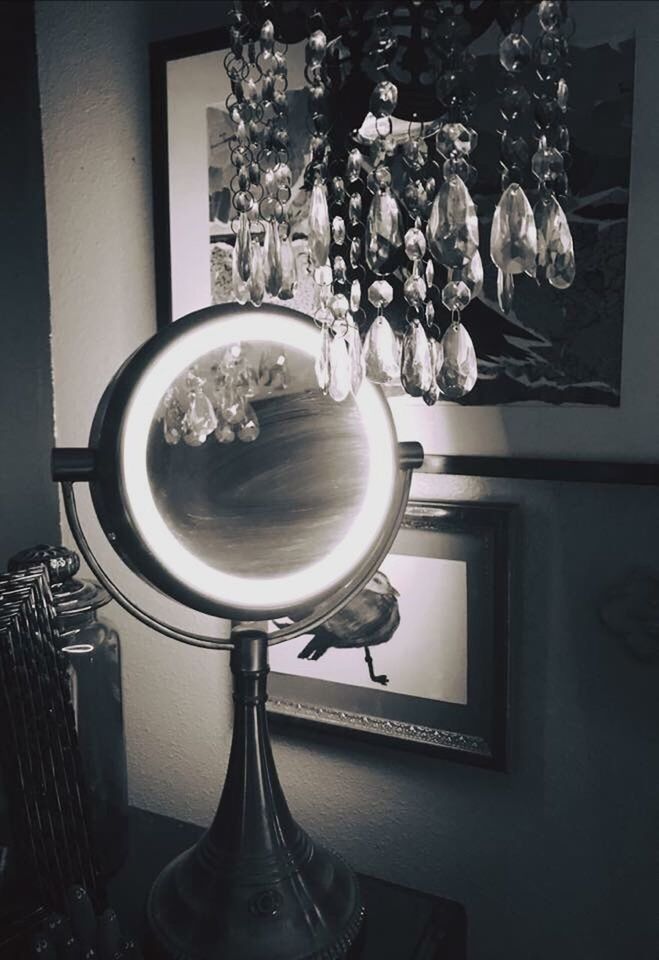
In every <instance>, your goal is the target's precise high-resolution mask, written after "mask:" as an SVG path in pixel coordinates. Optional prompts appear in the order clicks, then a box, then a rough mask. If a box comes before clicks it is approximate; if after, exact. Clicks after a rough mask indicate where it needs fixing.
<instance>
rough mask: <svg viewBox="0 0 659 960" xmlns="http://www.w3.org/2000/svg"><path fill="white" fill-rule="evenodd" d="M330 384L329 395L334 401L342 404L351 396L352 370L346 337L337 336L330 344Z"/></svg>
mask: <svg viewBox="0 0 659 960" xmlns="http://www.w3.org/2000/svg"><path fill="white" fill-rule="evenodd" d="M329 361H330V382H329V395H330V397H331V398H332V400H336V401H337V403H341V401H342V400H345V399H346V397H348V396H349V395H350V390H351V381H352V369H351V365H350V355H349V353H348V344H347V343H346V340H345V337H341V336H337V337H334V338H333V339H332V342H331V344H330V355H329Z"/></svg>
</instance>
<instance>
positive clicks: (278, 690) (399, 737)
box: [268, 500, 517, 771]
mask: <svg viewBox="0 0 659 960" xmlns="http://www.w3.org/2000/svg"><path fill="white" fill-rule="evenodd" d="M516 511H517V508H516V506H515V505H514V504H510V503H483V502H473V503H472V502H455V501H443V500H442V501H428V500H411V501H410V502H409V504H408V509H407V511H406V514H405V518H404V520H403V523H402V525H401V531H400V533H399V536H398V538H397V540H396V542H395V543H394V546H393V548H392V550H391V553H392V554H396V553H397V552H398V551H397V545H399V544H400V541H401V538H405V537H406V538H407V545H406V546H405V549H404V551H403V552H404V553H405V554H407V555H411V556H414V553H413V552H412V553H410V544H411V543H412V544H413V542H414V541H413V540H412V541H410V537H409V534H410V533H412V535H413V534H414V532H415V531H416V532H421V533H428V532H429V533H431V534H433V537H434V538H435V540H436V542H435V544H434V547H433V551H432V555H433V557H436V558H438V559H442V558H446V559H449V558H450V559H464V560H465V562H466V564H467V569H466V576H467V611H468V617H467V671H466V672H467V690H468V695H467V698H466V699H467V702H466V704H460V703H449V702H444V701H441V700H428V699H427V698H426V697H423V698H417V697H412V696H405V695H401V694H399V693H391V692H389V691H387V689H386V687H385V688H383V687H377V685H371V687H369V688H366V686H364V687H361V686H359V687H358V686H353V685H348V684H343V683H335V682H331V681H327V680H324V679H322V666H321V664H322V659H321V660H320V661H318V665H319V678H318V679H310V678H308V677H300V676H294V675H291V674H283V673H279V672H277V667H276V655H275V657H273V659H274V660H275V664H273V666H272V670H271V674H270V678H269V703H268V713H269V717H270V722H271V725H272V727H273V729H275V730H289V731H290V730H291V729H292V730H295V729H297V730H298V731H299V730H300V729H301V728H307V729H308V730H313V731H315V732H318V733H320V734H332V735H337V734H339V735H345V736H346V737H349V738H357V739H361V740H367V741H371V742H374V743H378V744H384V745H386V746H388V747H394V748H404V749H409V750H413V751H418V752H422V753H426V754H431V755H435V756H439V757H444V758H448V759H451V760H457V761H460V762H463V763H468V764H473V765H476V766H480V767H488V768H491V769H494V770H502V771H503V770H507V769H508V732H509V731H508V727H509V653H510V647H511V633H512V627H511V624H512V602H511V590H512V579H513V576H512V568H513V550H512V541H513V536H514V529H515V526H516V520H515V516H516ZM398 549H400V547H398ZM424 549H425V548H424ZM426 587H427V588H428V589H432V584H427V585H426ZM438 626H439V625H437V624H434V625H433V624H431V625H430V631H431V632H430V635H429V637H428V644H429V645H430V646H429V650H431V649H432V646H431V645H432V644H435V643H436V642H437V628H438ZM293 642H294V641H291V643H293ZM297 643H298V645H300V643H301V641H300V640H298V641H297ZM286 646H288V644H287V645H286ZM376 651H377V648H374V650H373V656H374V658H377V653H376Z"/></svg>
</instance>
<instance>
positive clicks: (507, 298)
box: [497, 270, 515, 314]
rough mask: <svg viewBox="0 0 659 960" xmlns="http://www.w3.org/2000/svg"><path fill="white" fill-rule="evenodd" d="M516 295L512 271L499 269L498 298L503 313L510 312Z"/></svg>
mask: <svg viewBox="0 0 659 960" xmlns="http://www.w3.org/2000/svg"><path fill="white" fill-rule="evenodd" d="M514 296H515V278H514V277H513V275H512V273H504V272H503V270H497V300H498V301H499V307H500V308H501V311H502V313H506V314H507V313H510V311H511V310H512V308H513V298H514Z"/></svg>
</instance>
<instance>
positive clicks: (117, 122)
mask: <svg viewBox="0 0 659 960" xmlns="http://www.w3.org/2000/svg"><path fill="white" fill-rule="evenodd" d="M623 9H624V12H622V11H623ZM217 12H218V9H217V7H216V5H215V4H212V3H207V4H204V3H202V4H199V3H188V4H179V3H154V2H152V3H145V4H140V3H133V2H123V3H122V2H92V3H84V4H81V3H75V2H61V3H59V2H39V3H37V33H38V51H39V69H40V81H41V98H42V111H43V128H44V156H45V177H46V199H47V213H48V224H49V261H50V274H51V288H50V292H51V300H52V324H53V353H54V374H55V406H56V422H57V433H58V439H59V441H60V442H61V443H65V444H78V443H84V442H85V440H86V435H87V431H88V427H89V423H90V422H91V417H92V414H93V411H94V409H95V406H96V403H97V402H98V399H99V397H100V394H101V392H102V389H103V386H104V385H105V383H106V382H107V380H108V378H109V377H110V376H111V374H112V373H113V372H114V370H115V369H116V367H117V366H118V365H119V364H120V363H121V361H122V360H123V359H124V358H125V356H126V355H127V354H128V352H129V351H130V350H131V349H133V348H134V347H135V346H136V345H138V344H139V343H140V342H141V341H142V340H143V339H144V338H145V337H146V336H148V335H149V333H150V332H151V331H152V330H153V329H155V320H154V316H155V309H154V275H153V249H152V235H151V209H150V205H151V197H150V157H149V136H148V124H149V88H148V60H147V43H148V41H149V40H150V39H152V38H153V37H156V36H157V37H162V36H167V35H168V34H171V35H174V34H176V33H178V32H182V31H183V30H186V31H189V32H193V31H195V30H197V29H201V28H203V27H204V26H210V25H212V24H213V21H214V19H215V17H216V16H217ZM658 14H659V4H654V3H627V4H625V5H618V4H612V3H606V2H605V3H597V2H595V3H586V2H584V0H581V2H580V3H579V5H578V11H577V16H578V20H579V23H580V25H581V26H582V27H583V24H584V23H590V24H591V25H596V26H597V27H598V29H601V30H602V32H603V34H604V35H608V34H607V27H606V24H607V23H608V24H609V25H610V26H611V29H613V30H614V31H615V30H617V31H618V32H620V33H624V32H625V31H626V30H628V29H629V27H630V26H631V25H633V24H636V25H637V26H638V29H639V50H638V57H639V63H638V70H637V101H636V107H637V111H636V119H637V128H636V131H635V137H634V161H633V185H634V193H633V199H632V209H631V220H630V257H629V263H628V291H627V306H626V319H625V331H626V332H625V337H626V339H625V351H626V353H628V351H629V350H630V349H631V350H633V348H634V345H635V344H637V342H638V339H639V337H640V338H643V337H646V338H651V336H655V335H656V334H655V331H656V330H657V324H656V321H655V314H656V309H655V303H654V300H655V295H654V288H653V286H652V283H651V280H650V278H651V276H652V275H653V269H654V262H655V257H656V252H655V251H656V249H657V244H656V242H655V241H656V239H657V237H658V236H659V188H658V187H657V184H656V157H657V155H659V121H658V120H657V116H656V109H655V105H656V98H657V92H658V91H659V81H657V77H656V70H655V64H656V55H657V50H658V47H657V41H658V39H659V16H658ZM645 342H646V343H649V342H651V340H647V339H646V341H645ZM81 357H82V358H83V359H84V361H85V362H83V363H81V362H80V358H81ZM638 367H639V368H640V364H639V365H638ZM636 369H637V365H632V371H631V372H632V375H633V374H635V373H636ZM649 369H650V370H651V368H649ZM645 370H646V373H645V377H644V379H643V381H642V385H641V387H639V386H638V384H637V383H634V384H632V385H631V386H632V387H633V391H634V393H633V395H634V397H635V401H636V404H637V408H638V417H639V418H641V420H642V422H643V424H645V425H646V428H647V430H646V433H645V435H646V436H648V437H650V438H654V437H656V424H657V416H656V411H657V405H656V400H657V396H656V393H657V383H656V377H653V376H652V375H651V372H650V373H648V372H647V371H648V367H647V366H646V367H645ZM625 386H626V385H625V384H623V390H625ZM608 415H610V416H611V418H612V419H611V423H612V424H613V425H614V426H615V423H616V412H615V411H611V412H608ZM525 416H526V415H525V414H524V413H523V412H521V411H520V412H519V413H518V414H515V412H514V411H513V412H512V413H511V414H510V415H509V419H512V420H515V422H516V426H517V428H518V430H519V429H520V424H521V423H523V422H524V417H525ZM429 418H434V419H432V420H431V419H429ZM569 418H570V412H569V411H567V412H566V413H565V419H566V420H569ZM440 421H441V416H440V414H439V412H438V410H437V409H434V410H427V411H424V423H423V427H424V437H425V438H427V440H429V446H428V451H429V452H440V450H442V443H441V441H440V440H438V439H436V440H435V441H433V437H435V438H437V437H438V436H439V434H438V433H436V432H433V431H434V430H435V425H439V424H440ZM529 422H530V421H529ZM465 428H467V429H468V424H466V426H465ZM639 435H643V431H642V429H641V430H640V433H639ZM534 439H535V438H534V437H533V436H529V443H532V442H533V441H534ZM483 440H484V442H486V440H487V438H483ZM652 444H653V441H652V440H651V441H650V442H649V443H648V449H647V450H646V451H645V452H646V455H647V457H648V459H649V458H651V457H654V458H655V459H656V457H657V448H656V447H653V445H652ZM625 452H626V451H625V450H624V445H623V447H622V448H621V450H620V454H621V455H623V454H624V453H625ZM413 492H414V494H415V495H417V496H428V497H432V496H451V497H456V498H467V499H468V498H482V497H486V498H491V499H499V500H508V501H517V502H519V503H520V504H521V505H522V516H523V524H522V531H521V535H520V543H519V551H518V571H517V572H518V580H519V597H520V604H519V610H518V624H517V626H518V631H517V635H516V644H515V656H514V665H513V666H514V671H513V674H514V683H513V769H512V772H511V773H510V774H509V775H503V774H497V773H490V772H484V771H480V770H475V769H469V768H466V767H460V766H457V765H451V764H450V763H447V762H444V761H440V760H431V759H427V758H420V757H418V756H412V755H407V754H406V753H404V752H396V751H391V750H385V749H383V748H374V747H366V746H357V747H356V746H353V745H352V744H350V743H348V742H347V741H345V742H341V741H337V742H334V743H331V744H328V743H312V742H310V741H308V740H302V739H294V738H291V739H283V738H278V739H277V743H276V755H277V759H278V762H279V766H280V773H281V777H282V780H283V782H284V785H285V787H286V790H287V794H288V797H289V800H290V802H291V806H292V808H293V810H294V813H295V814H296V815H297V816H298V817H299V819H300V820H301V822H302V823H303V824H304V825H305V826H306V827H307V828H308V829H309V830H310V831H311V832H313V833H315V834H317V835H318V836H321V837H324V838H325V839H326V840H327V841H328V842H329V843H330V844H331V845H332V846H334V847H335V848H337V849H339V850H341V851H343V853H344V854H345V855H346V856H347V857H348V858H350V859H351V861H352V862H353V863H354V865H355V866H356V867H357V868H359V869H360V870H363V871H367V872H371V873H373V874H375V875H378V876H381V877H385V878H387V879H389V880H393V881H397V882H400V883H404V884H407V885H410V886H417V887H419V888H423V889H427V890H430V891H436V892H438V893H442V894H445V895H446V896H450V897H455V898H456V899H459V900H461V901H462V902H463V903H464V904H465V905H466V907H467V910H468V913H469V920H470V928H471V948H470V956H471V957H472V958H473V960H499V958H501V957H504V956H505V957H507V958H510V960H528V958H529V957H533V958H537V960H550V958H551V960H554V958H556V957H561V958H567V960H590V958H595V957H597V958H598V960H613V958H614V957H615V958H618V957H621V956H623V957H630V958H631V957H633V958H634V960H656V950H657V942H658V939H659V938H658V936H657V934H658V933H659V929H658V919H657V911H656V903H655V899H656V880H657V875H658V869H657V868H658V866H659V864H658V863H657V847H658V843H657V825H658V823H657V821H658V818H657V810H658V804H657V801H658V799H659V798H658V796H657V786H656V785H657V772H656V771H657V760H658V759H659V757H658V753H657V741H658V730H657V727H658V723H657V721H658V706H657V705H658V703H659V698H657V666H656V665H655V666H654V667H642V666H639V665H638V664H637V663H635V662H633V661H632V660H630V659H629V658H628V657H627V656H626V655H625V654H624V653H623V651H622V650H621V648H620V646H619V645H618V643H617V641H615V640H614V639H613V638H611V637H609V636H608V635H607V634H606V633H605V632H604V631H603V629H602V628H601V626H600V625H599V622H598V617H597V605H598V602H599V599H600V597H601V594H602V592H603V591H604V590H605V589H606V587H607V585H609V584H610V583H611V582H614V581H616V580H618V579H619V578H620V577H621V576H622V575H623V574H624V573H625V572H626V571H628V570H629V569H630V568H631V567H632V566H634V565H637V564H641V565H646V566H649V567H651V568H653V569H654V570H655V571H656V570H657V569H658V568H659V562H658V561H657V549H656V536H657V530H658V529H659V495H658V494H657V492H656V491H654V490H637V489H631V488H626V489H623V488H606V489H605V488H595V487H592V486H579V485H565V484H553V485H552V484H545V483H536V484H532V483H509V482H505V481H501V482H497V483H484V482H476V481H466V480H463V479H459V478H458V479H455V480H447V479H440V478H428V477H422V478H418V479H417V480H415V486H414V491H413ZM95 542H96V543H97V544H98V550H99V552H100V553H101V555H102V556H103V558H104V560H105V561H106V562H107V563H108V565H109V566H110V567H113V566H116V565H115V563H114V560H113V558H112V556H111V554H110V552H109V550H108V549H107V548H105V547H104V546H103V543H102V539H101V538H100V536H97V537H95ZM116 576H117V579H120V581H121V582H122V583H124V584H126V585H128V587H129V588H130V589H131V590H138V591H139V595H140V597H142V596H143V597H144V599H145V602H147V601H148V602H150V603H151V605H152V608H154V607H155V606H157V605H158V604H162V602H161V601H159V600H157V599H154V598H153V597H152V596H151V597H149V596H147V592H146V591H143V590H142V589H141V588H140V587H138V585H137V584H136V583H135V582H134V581H133V580H132V579H131V578H129V577H128V575H126V574H125V573H122V572H121V571H120V570H119V571H117V573H116ZM159 609H160V611H161V612H162V607H160V608H159ZM173 614H175V615H178V617H179V618H182V617H183V616H184V615H183V614H181V613H180V611H179V612H176V611H173ZM114 616H115V618H116V620H117V621H120V624H121V629H122V632H123V635H124V639H125V648H124V649H125V658H124V667H125V675H124V683H125V691H126V710H127V727H128V740H129V750H130V757H129V761H130V782H131V794H132V798H133V800H134V802H136V803H138V804H140V805H143V806H145V807H149V808H151V809H154V810H158V811H161V812H164V813H169V814H172V815H178V816H181V817H185V818H189V819H193V820H196V821H198V822H207V821H208V819H209V818H210V816H211V815H212V811H213V809H214V806H215V803H216V800H217V794H218V789H219V783H220V781H221V777H222V773H223V769H224V764H225V761H226V754H227V746H228V738H229V723H230V720H229V709H230V697H229V690H228V672H227V663H226V660H225V659H224V658H223V657H222V656H221V655H215V654H208V653H204V652H200V651H193V650H187V649H183V648H180V647H178V646H177V645H176V644H174V643H170V642H168V641H163V640H160V639H158V638H157V637H156V636H155V635H153V634H150V633H149V632H148V631H146V630H144V629H142V628H141V627H139V626H138V625H136V624H134V623H132V622H131V621H130V620H129V619H128V618H127V617H123V616H121V614H120V612H115V614H114ZM383 960H386V958H383ZM392 960H394V958H392Z"/></svg>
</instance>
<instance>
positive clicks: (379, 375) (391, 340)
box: [364, 313, 400, 383]
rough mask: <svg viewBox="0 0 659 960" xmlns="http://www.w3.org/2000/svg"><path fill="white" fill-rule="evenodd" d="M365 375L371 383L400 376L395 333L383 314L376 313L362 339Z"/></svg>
mask: <svg viewBox="0 0 659 960" xmlns="http://www.w3.org/2000/svg"><path fill="white" fill-rule="evenodd" d="M364 361H365V364H366V376H367V377H368V379H369V380H370V381H371V382H372V383H391V382H392V381H394V380H398V378H399V377H400V360H399V351H398V342H397V340H396V334H395V333H394V331H393V330H392V329H391V324H390V323H389V321H388V320H387V318H386V317H385V316H384V315H383V314H381V313H380V314H378V316H377V317H376V318H375V320H374V321H373V323H372V324H371V326H370V327H369V329H368V333H367V334H366V338H365V340H364Z"/></svg>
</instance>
